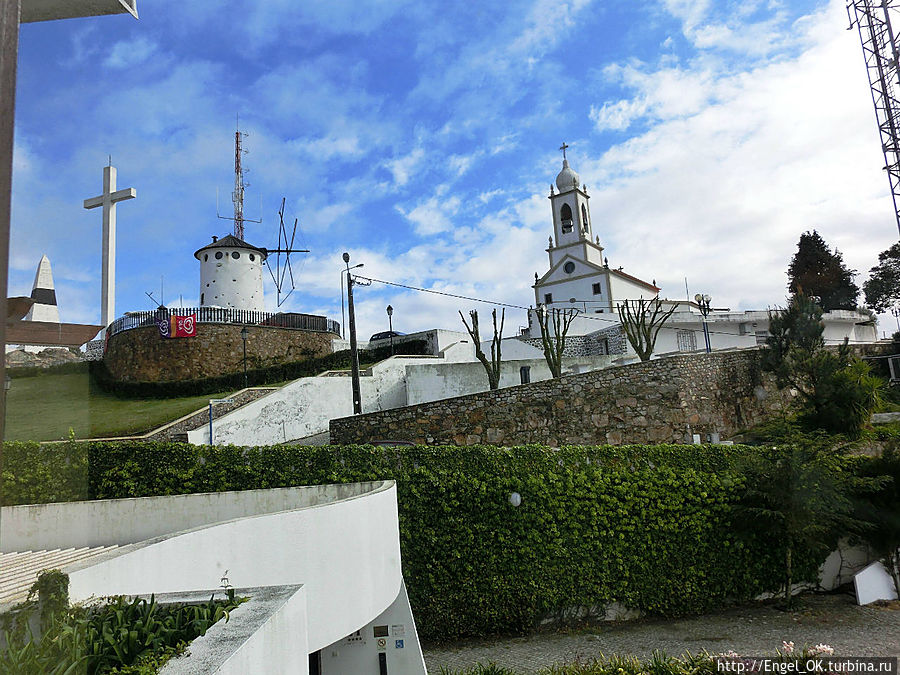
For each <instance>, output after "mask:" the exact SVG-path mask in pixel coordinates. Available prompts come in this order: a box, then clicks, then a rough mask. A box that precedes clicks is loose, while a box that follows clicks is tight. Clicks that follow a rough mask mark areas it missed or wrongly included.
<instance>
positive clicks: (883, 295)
mask: <svg viewBox="0 0 900 675" xmlns="http://www.w3.org/2000/svg"><path fill="white" fill-rule="evenodd" d="M863 292H864V293H865V294H866V305H868V306H869V307H871V308H872V309H874V310H875V311H876V312H886V311H887V310H888V309H890V308H891V307H893V306H896V305H900V242H898V243H896V244H894V245H893V246H891V247H890V248H889V249H888V250H887V251H882V252H881V253H879V254H878V264H877V265H876V266H875V267H873V268H872V269H870V270H869V279H868V281H866V282H865V283H864V284H863Z"/></svg>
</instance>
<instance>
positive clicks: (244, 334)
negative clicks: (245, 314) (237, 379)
mask: <svg viewBox="0 0 900 675" xmlns="http://www.w3.org/2000/svg"><path fill="white" fill-rule="evenodd" d="M249 334H250V331H248V330H247V327H246V326H244V327H243V328H241V340H243V341H244V389H246V388H247V336H248V335H249Z"/></svg>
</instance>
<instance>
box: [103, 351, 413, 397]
mask: <svg viewBox="0 0 900 675" xmlns="http://www.w3.org/2000/svg"><path fill="white" fill-rule="evenodd" d="M427 353H429V352H428V344H427V343H426V341H425V340H410V341H408V342H401V343H399V344H397V345H395V347H394V354H396V355H405V356H421V355H424V354H427ZM390 355H391V348H390V345H388V346H386V347H378V348H377V349H361V350H359V360H360V363H375V362H377V361H382V360H384V359H386V358H388V357H389V356H390ZM342 368H350V350H349V349H345V350H342V351H339V352H334V353H333V354H327V355H325V356H320V357H315V358H309V359H305V360H303V361H290V362H288V363H279V364H276V365H273V366H266V367H263V368H250V369H248V370H247V383H248V384H249V385H250V386H251V387H257V386H261V385H265V384H272V383H275V382H285V381H287V380H295V379H297V378H299V377H311V376H315V375H318V374H319V373H324V372H326V371H328V370H337V369H342ZM90 372H91V375H92V376H93V378H94V381H95V382H96V383H97V384H98V385H99V387H100V388H101V389H103V390H104V391H107V392H110V393H112V394H116V395H117V396H122V397H124V398H176V397H181V396H200V395H202V394H210V393H216V392H221V391H230V390H234V389H241V388H243V386H244V373H243V371H242V370H241V371H238V372H235V373H228V374H225V375H218V376H216V377H206V378H201V379H196V380H180V381H171V382H169V381H167V382H124V381H121V380H117V379H116V378H115V377H113V375H112V373H110V372H109V369H107V367H106V364H104V362H103V361H91V362H90Z"/></svg>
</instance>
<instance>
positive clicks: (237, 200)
mask: <svg viewBox="0 0 900 675" xmlns="http://www.w3.org/2000/svg"><path fill="white" fill-rule="evenodd" d="M242 152H243V150H242V149H241V130H240V127H239V128H237V129H235V132H234V192H232V193H231V201H233V202H234V236H235V237H237V238H238V239H243V238H244V169H243V168H241V154H242Z"/></svg>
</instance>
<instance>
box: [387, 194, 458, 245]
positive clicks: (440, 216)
mask: <svg viewBox="0 0 900 675" xmlns="http://www.w3.org/2000/svg"><path fill="white" fill-rule="evenodd" d="M459 205H460V199H459V197H450V198H449V199H444V200H440V199H438V198H437V197H430V198H429V199H426V200H425V201H424V202H420V203H419V204H417V205H416V206H415V207H414V208H412V209H410V210H408V211H407V210H405V209H404V208H403V207H402V206H399V205H398V206H397V207H396V208H397V211H398V212H399V213H400V214H402V215H403V216H404V217H405V218H406V219H407V220H409V221H410V222H411V223H412V224H413V225H414V227H415V230H416V234H418V235H419V236H429V235H434V234H438V233H440V232H447V231H449V230H451V229H452V228H453V222H452V221H451V220H450V218H451V217H452V216H453V215H454V214H455V213H456V212H457V211H458V210H459Z"/></svg>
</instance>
